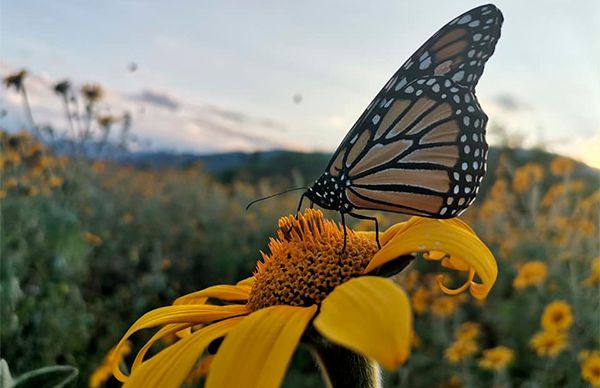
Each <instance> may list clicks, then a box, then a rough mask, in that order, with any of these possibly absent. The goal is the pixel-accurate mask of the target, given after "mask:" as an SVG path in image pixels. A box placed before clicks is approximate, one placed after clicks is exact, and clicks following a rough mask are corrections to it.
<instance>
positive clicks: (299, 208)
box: [296, 194, 312, 219]
mask: <svg viewBox="0 0 600 388" xmlns="http://www.w3.org/2000/svg"><path fill="white" fill-rule="evenodd" d="M305 196H306V194H302V195H301V196H300V201H298V209H297V210H296V219H298V213H300V210H301V209H302V202H303V201H304V197H305ZM311 203H312V202H311Z"/></svg>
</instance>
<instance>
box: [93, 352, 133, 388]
mask: <svg viewBox="0 0 600 388" xmlns="http://www.w3.org/2000/svg"><path fill="white" fill-rule="evenodd" d="M129 353H131V342H129V341H125V342H124V343H123V344H122V345H121V346H115V347H113V348H112V349H111V350H110V351H109V352H108V354H107V355H106V357H104V361H103V362H102V364H101V365H100V366H99V367H98V368H96V370H95V371H94V372H93V373H92V375H91V376H90V380H89V382H88V384H89V387H90V388H99V387H101V386H102V385H103V384H104V383H105V382H106V381H107V380H108V379H109V378H110V376H111V375H112V368H113V365H114V364H120V363H121V362H122V361H123V359H124V358H125V356H127V355H128V354H129Z"/></svg>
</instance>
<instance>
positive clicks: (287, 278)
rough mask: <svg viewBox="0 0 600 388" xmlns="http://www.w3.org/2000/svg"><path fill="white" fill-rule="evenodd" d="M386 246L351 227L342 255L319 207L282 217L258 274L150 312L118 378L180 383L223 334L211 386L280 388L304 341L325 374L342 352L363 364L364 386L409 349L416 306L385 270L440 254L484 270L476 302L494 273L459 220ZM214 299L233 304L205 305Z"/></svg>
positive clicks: (416, 221)
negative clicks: (158, 347)
mask: <svg viewBox="0 0 600 388" xmlns="http://www.w3.org/2000/svg"><path fill="white" fill-rule="evenodd" d="M380 242H381V244H382V247H381V249H379V250H378V249H377V244H376V243H375V235H374V233H372V232H354V231H352V230H348V231H347V245H346V249H345V253H344V254H343V255H342V254H340V251H341V250H342V246H343V244H344V232H343V230H342V229H341V228H340V227H339V226H338V225H336V224H334V223H333V222H332V221H327V220H324V219H323V215H322V213H321V212H320V211H316V210H312V209H308V210H306V212H305V213H304V214H299V215H298V216H297V217H295V216H289V217H284V218H282V219H280V221H279V229H278V231H277V239H272V240H271V241H270V243H269V252H270V253H269V254H263V261H262V262H259V263H258V264H257V270H256V272H255V275H254V276H253V277H251V278H249V279H246V280H244V281H242V282H240V283H238V284H237V285H233V286H228V285H220V286H213V287H209V288H207V289H204V290H201V291H197V292H194V293H192V294H188V295H186V296H183V297H181V298H179V299H177V300H176V301H175V302H174V304H173V305H172V306H168V307H162V308H159V309H156V310H154V311H150V312H148V313H146V314H145V315H144V316H142V317H141V318H140V319H138V321H136V322H135V323H134V324H133V326H132V327H131V328H130V329H129V330H128V331H127V333H126V334H125V335H124V337H123V339H122V340H121V342H120V343H119V345H118V347H119V346H121V344H122V343H123V342H124V341H126V340H127V339H128V338H129V337H130V336H131V335H132V334H134V333H135V332H137V331H139V330H142V329H146V328H151V327H161V329H160V330H158V332H157V333H156V334H155V335H154V336H153V337H152V338H151V340H150V341H149V342H148V343H147V344H146V345H145V346H144V347H143V348H142V349H141V350H140V351H139V353H138V354H137V357H136V359H135V360H134V362H133V365H132V367H131V375H130V376H126V375H125V374H124V373H123V372H122V371H121V369H120V368H119V367H118V365H117V364H114V365H113V372H114V374H115V376H116V377H117V378H118V379H119V380H120V381H123V382H125V387H129V386H156V385H161V386H163V387H178V386H180V385H181V384H182V383H183V382H184V381H185V379H186V378H187V377H188V376H189V374H190V372H191V371H192V370H193V368H194V366H195V365H197V363H198V359H199V358H200V362H202V360H201V356H202V354H203V352H204V350H205V349H206V348H207V346H208V345H209V344H210V343H211V342H213V341H214V340H215V339H218V338H222V337H224V340H223V342H222V344H221V345H220V346H219V347H218V349H216V354H215V355H214V360H213V361H212V363H211V365H210V370H209V372H208V376H207V379H206V387H207V388H213V387H236V386H259V387H266V388H270V387H277V386H279V385H280V384H281V382H282V380H283V377H284V374H285V371H286V369H287V366H288V364H289V362H290V359H291V356H292V354H293V352H294V350H295V348H296V347H297V346H298V344H299V342H300V339H301V338H303V339H304V341H306V342H309V343H310V344H311V345H312V346H313V347H315V348H316V350H315V351H316V352H317V353H318V354H319V360H320V363H321V364H322V366H323V369H324V371H325V374H326V375H327V372H326V371H327V370H328V368H330V367H332V366H333V367H337V368H340V367H343V365H341V364H342V363H343V361H344V359H345V357H343V356H340V354H341V355H344V354H348V355H349V356H350V355H352V360H354V361H353V362H355V361H356V359H357V358H356V357H359V358H360V359H364V360H365V362H364V364H363V366H364V369H365V372H366V373H365V374H364V376H362V377H360V376H359V377H360V378H363V379H365V381H363V385H366V383H368V381H371V382H372V381H373V379H374V378H376V371H377V367H376V366H374V365H373V364H372V362H371V361H368V360H373V361H375V362H377V363H379V364H381V365H382V366H384V367H386V368H387V369H393V368H395V367H396V366H398V365H399V364H401V363H403V362H404V361H405V360H406V359H407V357H408V355H409V352H410V345H411V340H410V337H411V333H412V314H411V312H410V306H409V301H408V298H407V296H406V294H405V293H404V291H402V290H401V289H400V288H399V287H398V286H397V285H396V284H394V283H393V282H391V281H389V280H388V279H384V278H382V277H380V276H378V273H379V271H380V270H381V269H382V266H383V265H384V264H386V263H390V264H391V262H393V261H395V260H410V258H409V257H407V255H411V254H414V253H416V252H426V251H429V250H432V249H436V250H442V251H444V252H446V253H447V254H448V256H449V257H460V258H461V259H462V260H463V263H465V264H466V265H468V266H470V268H471V269H472V270H473V271H474V272H476V273H477V275H478V277H479V279H481V283H475V282H474V281H473V280H470V281H469V284H468V288H470V291H471V293H472V294H473V296H475V297H476V298H485V297H486V296H487V294H488V293H489V291H490V288H491V286H492V285H493V284H494V282H495V279H496V276H497V267H496V262H495V259H494V258H493V256H492V255H491V253H490V252H489V250H488V249H487V247H485V245H484V244H483V243H482V242H481V241H480V240H479V239H478V238H477V237H476V236H475V234H474V233H473V232H472V231H471V230H470V228H468V226H466V225H465V224H464V223H462V222H461V221H459V220H456V219H452V220H435V219H426V218H420V217H413V218H411V219H410V220H409V221H407V222H404V223H400V224H396V225H394V226H392V227H391V228H389V229H388V230H387V231H385V232H384V233H382V234H381V235H380ZM442 263H443V262H442ZM442 290H444V288H442ZM446 290H447V291H449V292H452V291H453V290H448V289H446ZM213 300H216V301H219V300H220V301H222V302H223V301H224V302H227V303H226V304H224V303H222V302H220V303H219V304H217V305H213V304H207V303H208V302H209V301H213ZM192 328H197V330H195V331H193V330H192ZM173 333H179V334H180V336H181V339H180V340H179V341H177V342H175V343H174V344H173V345H171V346H168V347H166V348H165V349H163V350H162V351H160V352H159V353H158V354H156V355H155V356H154V357H152V358H151V359H149V360H147V361H145V360H144V357H145V354H146V352H147V350H148V349H149V348H150V347H151V346H152V344H153V343H154V342H156V341H159V340H160V339H161V338H162V337H164V336H165V335H168V334H173ZM305 333H306V334H305ZM303 334H305V335H304V336H303ZM323 341H327V342H329V343H332V344H334V345H331V344H330V345H327V346H328V347H327V349H331V346H339V349H340V352H337V351H336V352H334V353H335V356H334V358H332V356H331V354H332V353H331V352H324V353H319V352H320V351H322V350H323V348H322V346H323V345H322V344H323ZM319 344H321V345H319ZM320 346H321V347H320ZM232 372H235V373H232ZM331 378H332V377H331V376H329V379H331ZM367 380H368V381H367ZM330 383H331V381H330ZM332 385H334V386H335V384H334V383H333V384H332Z"/></svg>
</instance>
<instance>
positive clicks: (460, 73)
mask: <svg viewBox="0 0 600 388" xmlns="http://www.w3.org/2000/svg"><path fill="white" fill-rule="evenodd" d="M464 76H465V71H464V70H460V71H457V72H456V73H454V75H453V76H452V80H453V81H455V82H459V81H462V79H463V78H464Z"/></svg>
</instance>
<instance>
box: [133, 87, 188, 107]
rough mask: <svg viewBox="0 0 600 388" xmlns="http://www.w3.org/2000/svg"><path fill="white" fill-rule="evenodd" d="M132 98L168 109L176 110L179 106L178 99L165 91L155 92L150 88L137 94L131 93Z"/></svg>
mask: <svg viewBox="0 0 600 388" xmlns="http://www.w3.org/2000/svg"><path fill="white" fill-rule="evenodd" d="M132 99H134V100H137V101H140V102H143V103H146V104H150V105H153V106H157V107H161V108H166V109H170V110H173V111H175V110H178V109H179V108H180V107H181V104H180V102H179V101H177V100H176V99H175V98H174V97H171V96H169V95H168V94H166V93H161V92H155V91H152V90H147V89H146V90H142V91H141V92H140V93H139V94H137V95H133V96H132Z"/></svg>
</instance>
